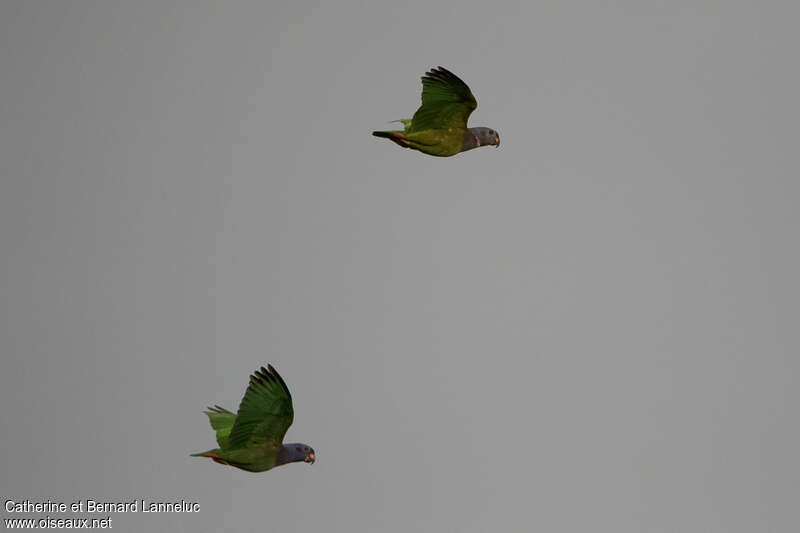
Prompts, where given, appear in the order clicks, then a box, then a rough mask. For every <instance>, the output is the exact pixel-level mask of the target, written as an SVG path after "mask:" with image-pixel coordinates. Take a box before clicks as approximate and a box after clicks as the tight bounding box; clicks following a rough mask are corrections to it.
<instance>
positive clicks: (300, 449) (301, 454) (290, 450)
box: [275, 442, 317, 466]
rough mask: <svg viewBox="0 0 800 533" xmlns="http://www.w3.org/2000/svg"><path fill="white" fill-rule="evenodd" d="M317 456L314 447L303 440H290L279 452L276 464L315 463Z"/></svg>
mask: <svg viewBox="0 0 800 533" xmlns="http://www.w3.org/2000/svg"><path fill="white" fill-rule="evenodd" d="M316 459H317V457H316V455H314V448H312V447H311V446H309V445H308V444H303V443H302V442H289V443H286V444H284V445H283V448H281V450H280V451H279V452H278V455H277V457H275V466H278V465H283V464H286V463H299V462H301V461H302V462H304V463H309V464H313V463H314V461H316Z"/></svg>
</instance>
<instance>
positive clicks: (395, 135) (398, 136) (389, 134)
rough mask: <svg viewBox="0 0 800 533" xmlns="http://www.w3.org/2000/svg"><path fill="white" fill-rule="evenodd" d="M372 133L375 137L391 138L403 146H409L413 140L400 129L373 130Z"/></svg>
mask: <svg viewBox="0 0 800 533" xmlns="http://www.w3.org/2000/svg"><path fill="white" fill-rule="evenodd" d="M372 134H373V135H374V136H375V137H382V138H385V139H389V140H390V141H392V142H394V143H396V144H398V145H400V146H402V147H403V148H408V147H409V146H411V142H410V141H408V140H407V139H406V136H405V135H404V134H403V133H402V132H399V131H373V132H372Z"/></svg>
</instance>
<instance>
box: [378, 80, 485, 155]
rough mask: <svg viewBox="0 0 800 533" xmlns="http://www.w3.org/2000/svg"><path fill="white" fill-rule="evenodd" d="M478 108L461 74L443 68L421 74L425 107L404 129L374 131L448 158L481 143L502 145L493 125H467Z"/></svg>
mask: <svg viewBox="0 0 800 533" xmlns="http://www.w3.org/2000/svg"><path fill="white" fill-rule="evenodd" d="M476 107H478V103H477V102H476V101H475V97H474V96H472V92H471V91H470V90H469V87H467V84H466V83H464V82H463V81H461V80H460V79H459V78H458V76H456V75H455V74H453V73H452V72H450V71H449V70H447V69H444V68H442V67H438V68H434V69H431V70H430V71H428V72H426V73H425V75H424V76H423V77H422V106H420V108H419V109H417V112H416V113H414V118H411V119H401V120H394V121H392V122H402V123H403V126H404V128H405V129H403V130H402V131H400V130H395V131H373V132H372V134H373V135H374V136H376V137H384V138H386V139H389V140H391V141H393V142H395V143H397V144H398V145H400V146H402V147H403V148H411V149H412V150H419V151H420V152H422V153H425V154H428V155H435V156H439V157H448V156H451V155H456V154H458V153H460V152H466V151H467V150H472V149H473V148H477V147H479V146H500V135H499V134H498V133H497V131H495V130H493V129H491V128H468V127H467V119H468V118H469V115H470V113H472V111H473V110H474V109H475V108H476Z"/></svg>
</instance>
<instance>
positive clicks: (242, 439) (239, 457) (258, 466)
mask: <svg viewBox="0 0 800 533" xmlns="http://www.w3.org/2000/svg"><path fill="white" fill-rule="evenodd" d="M205 414H207V415H208V419H209V421H210V422H211V427H212V429H214V431H216V432H217V444H219V448H214V449H213V450H208V451H207V452H200V453H193V454H192V456H193V457H210V458H211V459H213V460H214V461H215V462H217V463H220V464H223V465H230V466H234V467H236V468H241V469H242V470H247V471H249V472H264V471H266V470H269V469H270V468H274V467H276V466H280V465H283V464H287V463H296V462H299V461H303V462H306V463H313V462H314V461H315V460H316V456H315V455H314V450H313V449H312V448H311V447H310V446H308V445H307V444H302V443H299V442H294V443H288V444H283V436H284V435H285V434H286V430H287V429H289V426H291V425H292V420H293V419H294V409H293V408H292V395H291V394H289V389H288V388H287V387H286V383H285V382H284V381H283V378H281V376H280V375H279V374H278V372H276V371H275V369H274V368H272V365H267V368H264V367H263V366H262V367H261V370H256V371H255V372H253V375H252V376H250V384H249V385H248V387H247V391H246V392H245V393H244V398H242V403H241V404H240V405H239V412H238V413H236V414H233V413H231V412H230V411H228V410H227V409H223V408H222V407H220V406H219V405H215V406H214V407H209V408H208V410H207V411H205Z"/></svg>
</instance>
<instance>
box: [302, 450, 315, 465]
mask: <svg viewBox="0 0 800 533" xmlns="http://www.w3.org/2000/svg"><path fill="white" fill-rule="evenodd" d="M316 460H317V456H316V455H314V452H311V453H309V454H308V455H306V459H305V462H306V463H309V464H312V465H313V464H314V461H316Z"/></svg>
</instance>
